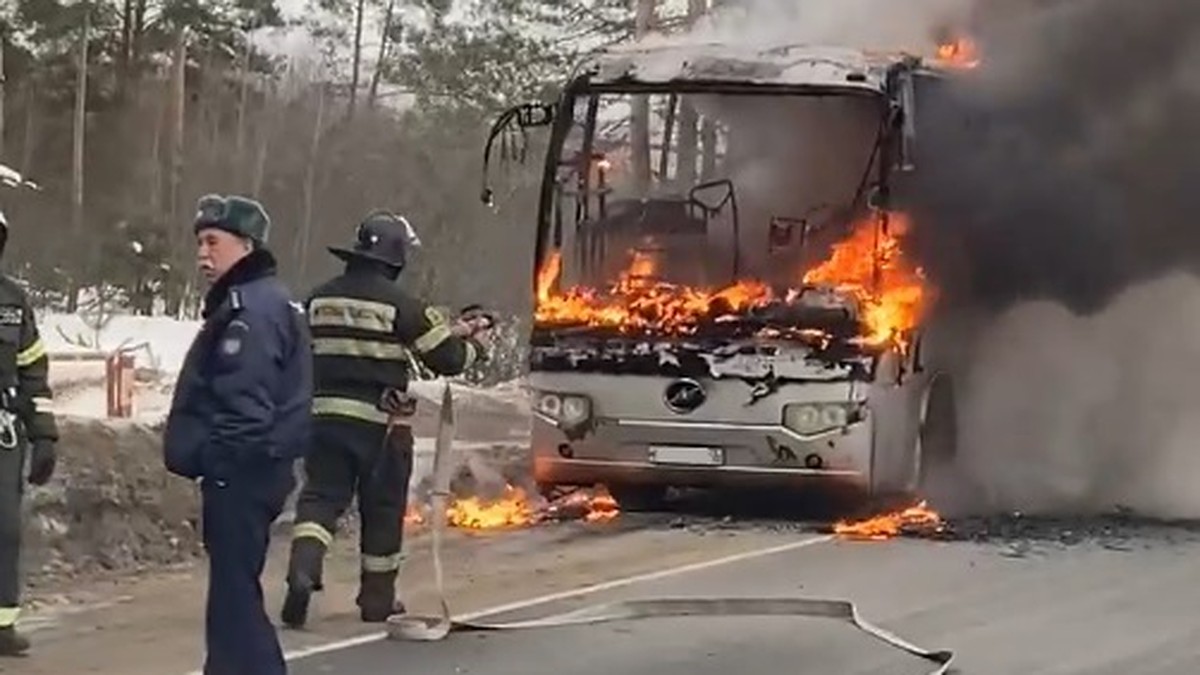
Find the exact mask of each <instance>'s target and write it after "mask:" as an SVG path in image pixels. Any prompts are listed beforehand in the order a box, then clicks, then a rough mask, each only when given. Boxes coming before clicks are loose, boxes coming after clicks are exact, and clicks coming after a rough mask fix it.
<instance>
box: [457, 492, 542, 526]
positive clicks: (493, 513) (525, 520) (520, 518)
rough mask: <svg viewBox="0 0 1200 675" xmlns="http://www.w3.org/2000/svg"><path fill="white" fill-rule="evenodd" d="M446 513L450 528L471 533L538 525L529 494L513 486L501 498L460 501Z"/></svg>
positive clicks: (468, 498) (477, 498) (469, 498)
mask: <svg viewBox="0 0 1200 675" xmlns="http://www.w3.org/2000/svg"><path fill="white" fill-rule="evenodd" d="M446 511H447V512H446V518H447V519H448V521H449V523H450V525H452V526H454V527H461V528H465V529H471V530H487V529H494V528H500V527H514V526H523V525H529V524H532V523H533V522H534V510H533V507H532V506H531V505H530V503H529V497H528V495H526V494H525V491H524V490H522V489H521V488H518V487H513V486H512V485H506V486H505V487H504V495H503V496H502V497H500V498H498V499H494V500H483V499H480V498H479V497H467V498H465V499H456V500H454V503H453V504H451V505H450V507H449V508H448V509H447V510H446Z"/></svg>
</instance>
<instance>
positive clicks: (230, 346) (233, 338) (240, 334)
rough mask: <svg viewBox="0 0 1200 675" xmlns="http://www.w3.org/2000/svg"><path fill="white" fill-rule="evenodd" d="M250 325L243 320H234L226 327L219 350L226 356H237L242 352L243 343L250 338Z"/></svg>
mask: <svg viewBox="0 0 1200 675" xmlns="http://www.w3.org/2000/svg"><path fill="white" fill-rule="evenodd" d="M249 333H250V324H248V323H246V322H245V321H242V320H241V319H234V320H233V321H230V322H229V325H227V326H226V327H225V334H224V335H222V336H221V342H220V344H219V345H218V349H220V350H221V353H222V354H224V355H225V356H237V355H238V354H240V353H241V351H242V343H243V342H244V341H245V340H246V339H247V338H248V336H249Z"/></svg>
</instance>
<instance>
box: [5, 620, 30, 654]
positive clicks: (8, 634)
mask: <svg viewBox="0 0 1200 675" xmlns="http://www.w3.org/2000/svg"><path fill="white" fill-rule="evenodd" d="M27 651H29V638H27V637H25V636H24V635H21V634H20V633H18V632H17V629H16V628H14V627H12V626H5V627H3V628H0V656H21V655H23V654H25V652H27Z"/></svg>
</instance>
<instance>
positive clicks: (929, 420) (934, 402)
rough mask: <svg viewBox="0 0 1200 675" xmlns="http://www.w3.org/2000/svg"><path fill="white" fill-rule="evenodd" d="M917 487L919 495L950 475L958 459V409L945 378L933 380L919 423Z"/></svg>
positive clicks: (952, 391) (948, 381)
mask: <svg viewBox="0 0 1200 675" xmlns="http://www.w3.org/2000/svg"><path fill="white" fill-rule="evenodd" d="M920 438H921V454H920V462H921V464H920V487H919V489H920V490H921V492H922V493H925V492H928V490H929V489H930V488H931V487H934V486H935V485H934V484H935V483H936V482H937V480H939V479H940V478H941V477H949V476H950V475H952V474H953V473H954V472H953V469H954V464H955V462H956V460H957V459H958V408H957V405H956V402H955V399H954V386H953V383H952V382H951V380H950V378H949V377H948V376H945V375H942V376H939V377H937V378H936V379H934V381H933V383H932V384H931V385H930V388H929V398H928V399H927V401H926V404H925V416H924V419H922V420H921V433H920Z"/></svg>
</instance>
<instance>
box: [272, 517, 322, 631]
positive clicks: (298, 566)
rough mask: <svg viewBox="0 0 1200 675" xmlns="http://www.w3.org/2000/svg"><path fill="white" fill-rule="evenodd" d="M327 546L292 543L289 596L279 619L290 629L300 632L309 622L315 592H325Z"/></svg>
mask: <svg viewBox="0 0 1200 675" xmlns="http://www.w3.org/2000/svg"><path fill="white" fill-rule="evenodd" d="M324 558H325V545H324V544H322V543H321V542H319V541H317V540H315V539H309V538H302V539H294V540H293V541H292V558H291V561H290V563H289V565H288V579H287V584H288V589H287V596H286V597H285V598H284V599H283V611H282V612H280V618H281V619H282V620H283V624H284V625H285V626H287V627H289V628H301V627H303V626H304V624H305V623H306V622H307V621H308V601H309V600H310V599H311V597H312V594H313V591H319V590H321V588H322V584H321V572H322V567H323V566H324V565H323V563H324Z"/></svg>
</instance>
